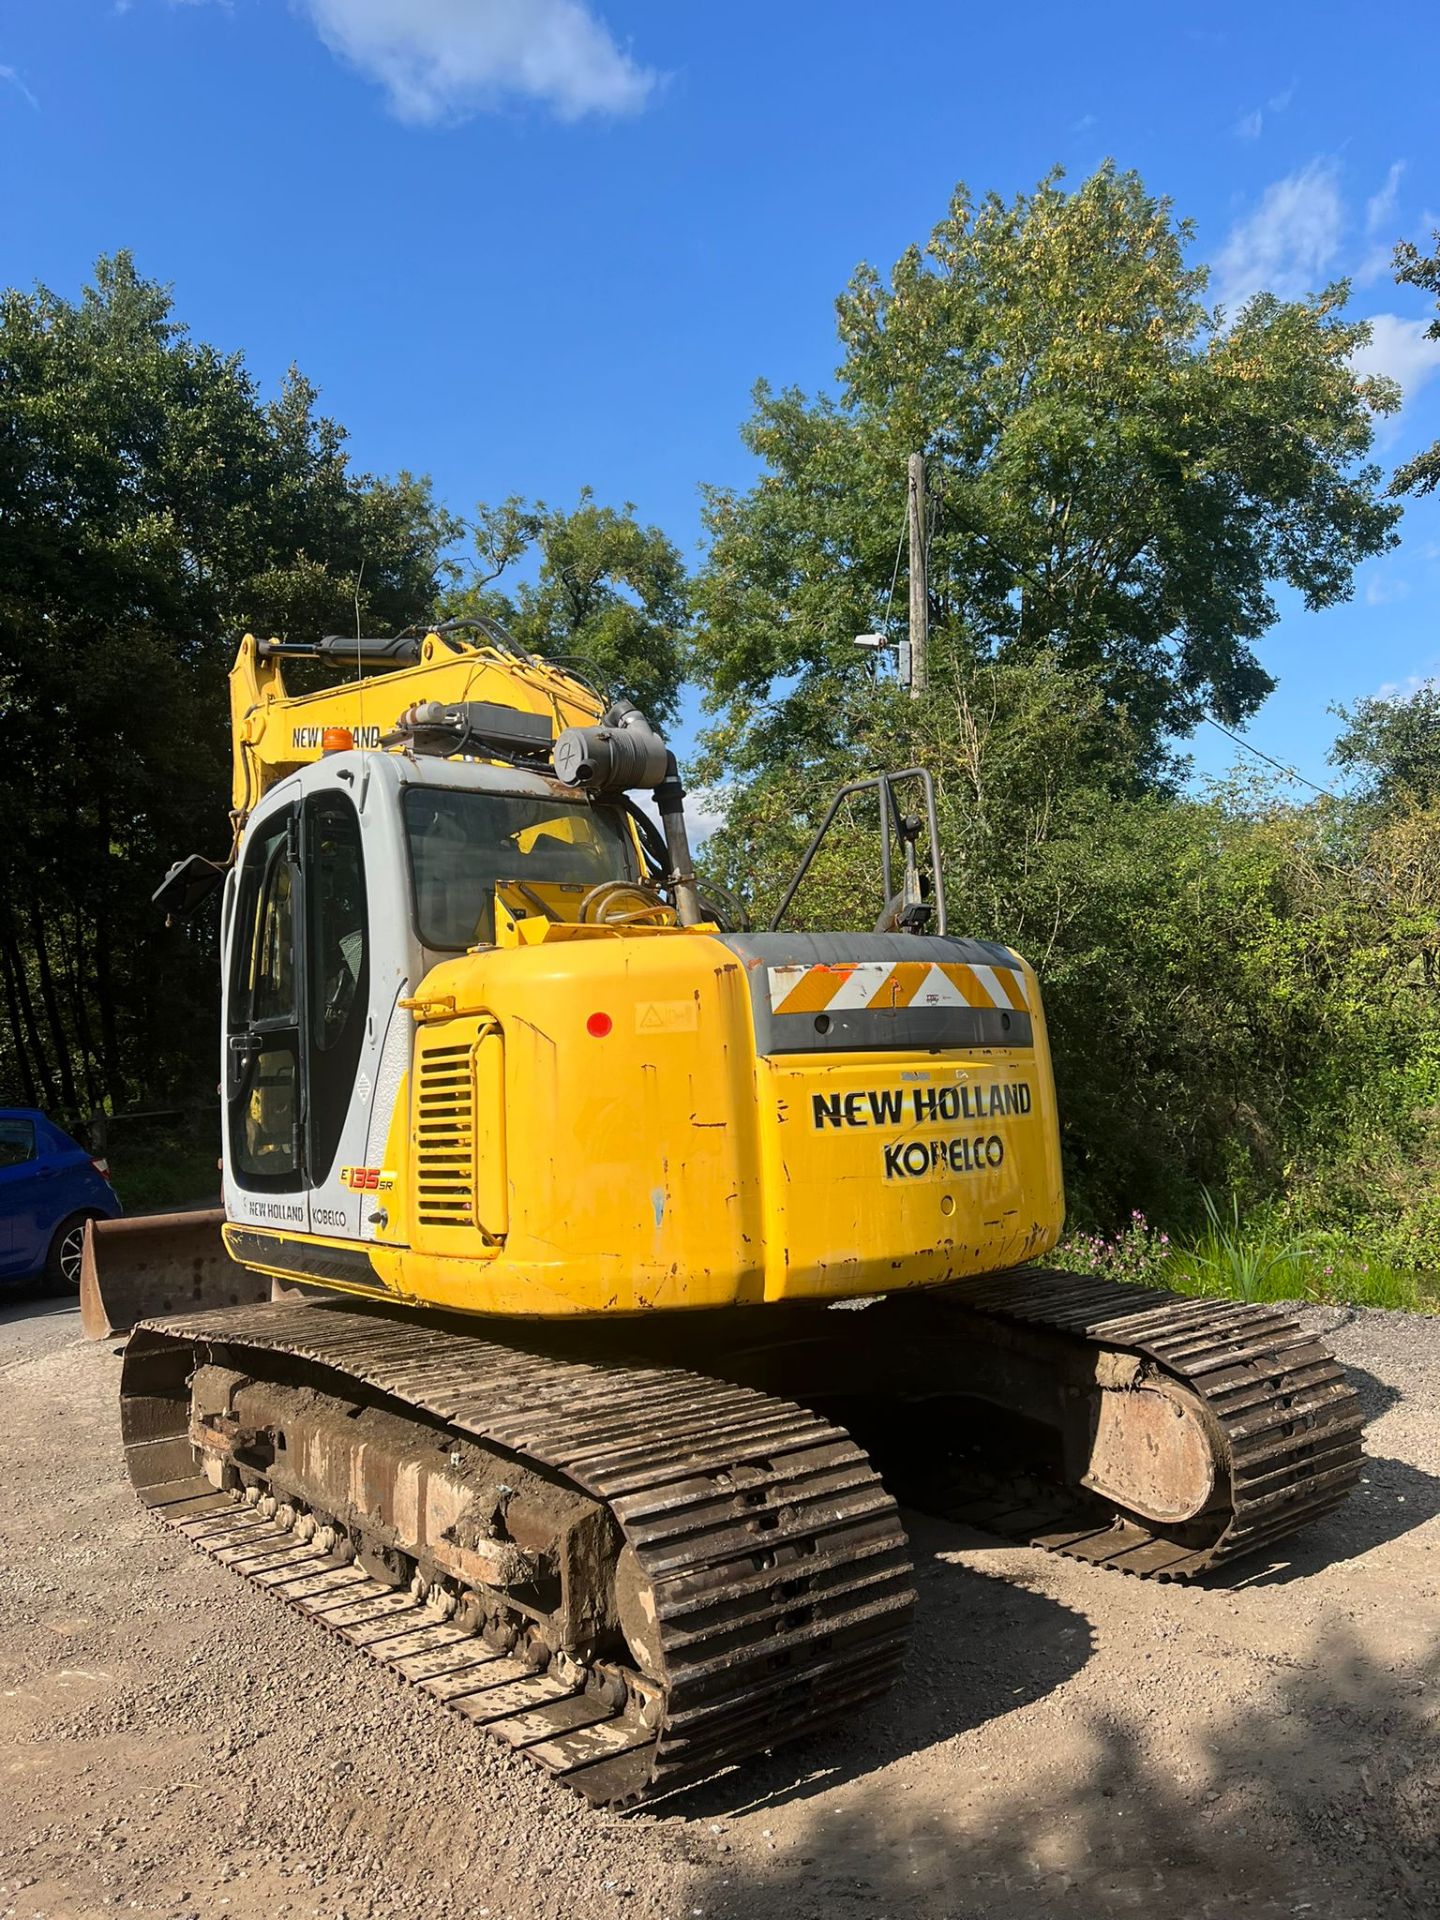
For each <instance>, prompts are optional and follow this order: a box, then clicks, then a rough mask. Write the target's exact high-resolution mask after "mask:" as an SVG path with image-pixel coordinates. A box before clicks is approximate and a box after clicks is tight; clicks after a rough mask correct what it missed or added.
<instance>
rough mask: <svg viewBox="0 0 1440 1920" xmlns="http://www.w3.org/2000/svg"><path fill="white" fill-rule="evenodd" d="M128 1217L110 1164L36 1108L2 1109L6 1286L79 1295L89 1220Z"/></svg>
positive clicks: (1, 1248)
mask: <svg viewBox="0 0 1440 1920" xmlns="http://www.w3.org/2000/svg"><path fill="white" fill-rule="evenodd" d="M121 1212H123V1208H122V1207H121V1205H120V1201H119V1198H118V1197H117V1195H116V1192H115V1189H114V1188H113V1187H112V1186H111V1184H110V1173H109V1169H108V1168H107V1167H106V1165H105V1163H104V1161H102V1160H96V1159H94V1158H92V1156H91V1155H90V1154H88V1153H87V1152H86V1151H85V1149H84V1148H83V1147H82V1146H80V1145H78V1144H77V1143H76V1142H75V1141H74V1140H72V1139H71V1138H70V1136H69V1134H68V1133H62V1132H61V1130H60V1128H59V1127H57V1126H56V1125H55V1123H54V1121H53V1120H47V1119H46V1118H45V1116H44V1114H43V1113H37V1112H36V1111H35V1109H34V1108H33V1107H0V1281H6V1280H30V1279H36V1278H39V1277H40V1276H42V1275H43V1276H44V1278H45V1279H46V1280H47V1281H49V1283H50V1285H51V1286H53V1287H54V1288H56V1290H57V1291H59V1292H66V1293H75V1292H77V1291H78V1290H79V1286H80V1253H81V1249H82V1248H83V1246H84V1244H85V1222H86V1221H87V1220H113V1219H114V1218H115V1216H116V1214H118V1213H121Z"/></svg>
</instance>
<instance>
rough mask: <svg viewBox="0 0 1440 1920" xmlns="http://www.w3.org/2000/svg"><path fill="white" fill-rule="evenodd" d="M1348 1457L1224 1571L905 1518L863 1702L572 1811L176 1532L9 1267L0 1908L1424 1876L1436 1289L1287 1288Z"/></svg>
mask: <svg viewBox="0 0 1440 1920" xmlns="http://www.w3.org/2000/svg"><path fill="white" fill-rule="evenodd" d="M1306 1318H1307V1323H1308V1324H1311V1325H1314V1326H1316V1327H1317V1328H1319V1329H1320V1330H1322V1331H1324V1332H1325V1333H1326V1334H1327V1337H1328V1338H1329V1339H1331V1340H1332V1342H1333V1344H1334V1345H1335V1348H1336V1350H1337V1353H1338V1355H1339V1357H1340V1358H1341V1359H1342V1360H1343V1361H1344V1362H1345V1363H1346V1364H1347V1366H1349V1367H1351V1368H1352V1369H1354V1370H1355V1371H1356V1375H1357V1380H1358V1384H1359V1386H1360V1388H1361V1390H1362V1394H1363V1398H1364V1401H1365V1408H1366V1412H1367V1415H1368V1416H1369V1418H1370V1422H1371V1424H1370V1427H1369V1431H1368V1434H1367V1439H1366V1445H1367V1449H1368V1452H1369V1455H1370V1459H1369V1461H1368V1462H1367V1467H1366V1477H1365V1484H1364V1485H1363V1486H1362V1488H1361V1490H1360V1493H1359V1496H1358V1497H1357V1498H1356V1499H1355V1500H1353V1501H1352V1502H1351V1503H1350V1505H1349V1506H1348V1507H1347V1508H1346V1509H1345V1510H1343V1511H1342V1512H1340V1513H1338V1514H1335V1515H1332V1516H1330V1517H1329V1518H1327V1519H1326V1520H1325V1521H1323V1522H1322V1523H1321V1524H1320V1526H1319V1527H1318V1528H1317V1529H1316V1530H1315V1531H1314V1532H1313V1533H1311V1534H1307V1535H1304V1536H1301V1537H1300V1538H1299V1539H1298V1540H1295V1541H1293V1542H1287V1543H1285V1547H1284V1551H1283V1557H1282V1558H1281V1559H1280V1560H1279V1562H1278V1563H1277V1564H1276V1565H1274V1566H1272V1567H1270V1568H1265V1567H1264V1566H1251V1565H1250V1564H1248V1563H1247V1564H1246V1565H1244V1566H1242V1567H1241V1568H1240V1569H1238V1570H1237V1572H1236V1573H1235V1574H1234V1575H1232V1583H1231V1584H1228V1585H1227V1584H1224V1583H1222V1582H1217V1583H1216V1584H1214V1585H1210V1586H1203V1587H1201V1588H1199V1589H1193V1590H1187V1589H1175V1588H1156V1587H1149V1586H1142V1585H1141V1584H1139V1583H1138V1582H1135V1581H1127V1580H1121V1579H1119V1578H1116V1577H1106V1576H1103V1575H1097V1574H1095V1573H1093V1572H1092V1571H1090V1570H1089V1569H1087V1568H1085V1567H1082V1566H1078V1565H1073V1564H1070V1563H1067V1562H1063V1561H1057V1560H1053V1559H1049V1558H1047V1557H1045V1556H1043V1555H1041V1554H1040V1553H1038V1552H1035V1551H1032V1550H1030V1549H1025V1548H1015V1547H1005V1546H1000V1545H997V1544H996V1543H995V1542H994V1541H992V1540H989V1539H987V1538H986V1537H985V1536H983V1535H981V1534H978V1533H975V1532H973V1531H970V1530H968V1529H964V1528H959V1527H953V1526H946V1525H942V1524H940V1523H937V1522H932V1521H914V1522H912V1527H913V1538H914V1543H915V1547H916V1559H917V1567H918V1571H919V1575H920V1595H921V1606H920V1618H919V1623H918V1627H917V1631H916V1635H915V1638H914V1641H913V1643H912V1651H911V1655H910V1659H909V1663H908V1667H907V1671H906V1676H905V1679H904V1680H903V1682H902V1684H901V1686H900V1687H899V1688H898V1689H897V1691H896V1692H895V1693H894V1694H892V1695H891V1696H889V1697H888V1698H887V1699H886V1701H885V1702H884V1703H883V1704H882V1705H881V1706H880V1707H879V1708H878V1709H877V1710H875V1711H874V1712H872V1714H871V1715H870V1717H869V1718H868V1719H867V1720H866V1721H865V1722H864V1723H863V1724H860V1725H857V1726H855V1727H852V1728H850V1729H849V1730H847V1731H845V1732H842V1733H839V1734H830V1735H827V1736H821V1737H818V1738H816V1739H813V1740H810V1741H808V1742H804V1743H802V1744H800V1745H799V1746H797V1747H794V1748H790V1749H786V1750H782V1751H780V1752H777V1753H775V1754H773V1755H771V1756H767V1757H764V1758H762V1759H761V1760H759V1761H758V1762H755V1763H752V1764H751V1765H749V1766H748V1767H747V1768H745V1769H744V1770H743V1771H741V1772H739V1773H737V1774H735V1775H734V1776H731V1777H728V1778H726V1779H723V1780H721V1781H719V1782H717V1783H715V1784H712V1785H710V1786H707V1787H705V1788H702V1789H701V1790H700V1791H699V1792H698V1793H692V1794H690V1795H688V1796H686V1797H684V1798H681V1799H677V1800H675V1801H674V1802H662V1803H661V1804H660V1805H659V1806H658V1807H657V1808H656V1809H655V1810H653V1811H650V1812H646V1813H644V1814H642V1815H639V1816H635V1815H630V1816H616V1815H609V1814H604V1813H597V1812H595V1811H593V1810H592V1809H589V1808H587V1807H585V1806H583V1805H581V1804H579V1803H577V1801H576V1800H575V1798H574V1796H573V1795H570V1794H566V1793H564V1792H563V1791H561V1790H560V1789H557V1788H555V1787H553V1786H551V1785H549V1784H547V1783H546V1782H545V1781H544V1780H542V1779H540V1778H539V1777H538V1776H537V1775H535V1774H534V1773H533V1772H532V1770H531V1769H530V1768H529V1767H527V1766H525V1765H524V1764H523V1763H522V1762H520V1761H518V1760H515V1759H513V1758H512V1757H510V1756H509V1755H507V1754H506V1753H504V1752H503V1751H501V1750H499V1749H497V1748H496V1747H495V1746H494V1745H493V1744H492V1743H491V1742H489V1741H487V1740H486V1739H485V1737H484V1735H483V1734H482V1733H481V1732H480V1731H479V1730H478V1729H477V1728H471V1727H468V1726H465V1725H462V1724H459V1723H457V1722H456V1721H454V1720H453V1719H452V1718H450V1717H449V1716H446V1715H445V1714H443V1713H442V1712H440V1711H439V1710H438V1709H436V1708H434V1707H433V1706H431V1705H430V1704H429V1703H428V1702H426V1701H425V1700H423V1699H420V1698H418V1697H416V1696H415V1695H414V1694H412V1693H408V1692H407V1691H406V1690H405V1689H404V1688H403V1687H402V1686H400V1685H398V1684H396V1683H395V1682H394V1681H392V1680H390V1679H389V1678H388V1677H387V1676H386V1675H385V1674H384V1673H382V1672H380V1671H379V1670H377V1669H375V1668H374V1667H372V1666H370V1665H369V1664H368V1663H367V1664H365V1665H363V1666H362V1665H361V1664H360V1663H359V1661H358V1660H357V1658H356V1656H355V1655H353V1654H347V1652H346V1650H345V1649H344V1648H343V1647H341V1646H339V1645H338V1644H337V1643H335V1642H334V1641H332V1640H330V1639H328V1638H326V1637H325V1636H323V1635H321V1634H320V1633H318V1632H317V1631H315V1630H314V1629H313V1628H311V1627H310V1626H308V1625H307V1624H306V1623H305V1622H304V1621H303V1620H300V1619H298V1618H296V1617H293V1616H291V1615H288V1614H286V1613H284V1612H283V1611H282V1610H281V1609H279V1608H277V1607H274V1606H273V1605H267V1603H266V1602H265V1600H264V1598H263V1597H262V1596H261V1595H259V1594H257V1593H254V1592H251V1591H248V1590H247V1589H245V1588H244V1587H243V1586H242V1585H241V1584H240V1583H239V1582H238V1581H236V1580H234V1579H233V1578H232V1577H230V1576H228V1575H227V1574H225V1573H224V1572H223V1571H222V1570H221V1569H219V1568H218V1567H215V1566H213V1565H211V1564H209V1563H207V1562H206V1561H205V1560H203V1559H201V1558H200V1557H199V1556H197V1555H195V1554H193V1553H191V1552H189V1551H188V1550H187V1549H186V1548H185V1547H184V1546H183V1545H182V1544H181V1543H179V1542H178V1541H177V1540H176V1539H175V1538H174V1536H173V1535H172V1536H167V1535H166V1534H165V1533H164V1532H162V1531H161V1530H160V1529H159V1528H158V1527H157V1526H156V1525H155V1524H154V1523H153V1522H151V1521H150V1520H148V1519H147V1518H146V1517H145V1516H144V1515H142V1514H141V1512H140V1511H139V1509H138V1508H137V1507H136V1506H134V1505H133V1503H132V1497H131V1495H130V1493H129V1491H128V1487H127V1485H126V1482H125V1479H124V1474H123V1471H122V1469H121V1465H120V1459H119V1444H118V1434H117V1431H116V1421H115V1415H114V1395H115V1390H116V1379H117V1374H118V1367H119V1362H118V1360H117V1359H116V1358H115V1355H114V1353H113V1351H112V1349H111V1348H110V1347H108V1346H98V1347H92V1346H88V1345H86V1344H84V1343H82V1342H81V1340H80V1337H79V1336H80V1328H79V1321H78V1315H76V1314H74V1313H73V1312H70V1311H55V1310H54V1308H53V1303H50V1302H45V1301H41V1300H37V1299H33V1298H21V1297H18V1296H11V1297H10V1298H9V1299H8V1300H6V1301H3V1302H0V1474H3V1485H4V1488H5V1494H4V1498H3V1500H0V1920H9V1916H14V1917H15V1920H22V1917H23V1920H31V1917H32V1916H35V1915H43V1916H45V1920H60V1917H61V1916H90V1915H115V1914H121V1913H123V1914H127V1915H128V1914H130V1913H145V1914H150V1915H158V1916H164V1917H166V1920H179V1916H181V1915H195V1916H201V1917H202V1920H211V1917H212V1916H216V1917H217V1920H218V1917H219V1916H225V1917H226V1920H262V1917H263V1920H271V1917H272V1916H274V1917H275V1920H299V1917H300V1916H316V1915H320V1916H324V1920H341V1917H342V1916H344V1917H347V1920H400V1916H402V1915H403V1916H405V1917H406V1920H410V1917H411V1916H423V1917H424V1920H449V1917H450V1916H451V1915H458V1914H461V1913H463V1914H465V1916H466V1920H472V1917H473V1916H483V1915H485V1914H486V1913H487V1912H488V1914H489V1915H492V1916H496V1920H499V1917H500V1916H508V1917H509V1920H552V1917H553V1920H570V1917H571V1916H575V1917H576V1920H599V1917H600V1916H605V1917H607V1920H608V1917H609V1916H616V1920H623V1917H625V1916H629V1917H631V1920H641V1917H642V1916H666V1917H667V1920H668V1917H669V1916H677V1917H680V1916H686V1917H688V1916H694V1915H695V1914H696V1913H699V1914H702V1915H705V1916H717V1917H718V1916H725V1917H727V1920H728V1916H735V1920H739V1917H740V1916H742V1915H743V1916H746V1920H749V1917H750V1916H756V1920H808V1916H811V1915H814V1916H817V1917H818V1916H820V1915H838V1916H841V1917H842V1920H879V1917H880V1916H889V1920H899V1917H900V1916H902V1915H904V1916H909V1915H916V1916H919V1917H920V1920H942V1917H943V1920H970V1916H976V1920H978V1916H980V1915H987V1916H988V1915H994V1916H1000V1920H1011V1917H1012V1916H1013V1917H1014V1920H1019V1917H1020V1916H1022V1915H1023V1916H1025V1920H1044V1917H1046V1916H1050V1915H1076V1916H1086V1915H1091V1914H1096V1915H1109V1914H1131V1913H1137V1914H1138V1913H1144V1914H1146V1915H1153V1916H1162V1915H1163V1916H1181V1917H1182V1920H1188V1917H1189V1916H1192V1915H1193V1916H1201V1915H1213V1916H1216V1917H1217V1920H1220V1916H1225V1917H1226V1920H1229V1917H1230V1916H1234V1915H1271V1914H1274V1915H1290V1914H1296V1913H1301V1914H1305V1913H1309V1914H1313V1915H1314V1916H1316V1920H1332V1917H1333V1920H1362V1917H1364V1920H1370V1917H1372V1916H1383V1915H1388V1914H1411V1913H1414V1914H1428V1913H1430V1912H1432V1911H1434V1903H1435V1902H1436V1900H1437V1894H1436V1888H1437V1886H1440V1322H1437V1321H1433V1320H1420V1319H1412V1318H1408V1317H1404V1316H1398V1315H1382V1314H1377V1313H1362V1314H1359V1315H1357V1316H1354V1317H1353V1318H1348V1319H1347V1318H1346V1317H1345V1316H1342V1315H1338V1314H1333V1313H1320V1314H1311V1315H1307V1316H1306Z"/></svg>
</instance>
